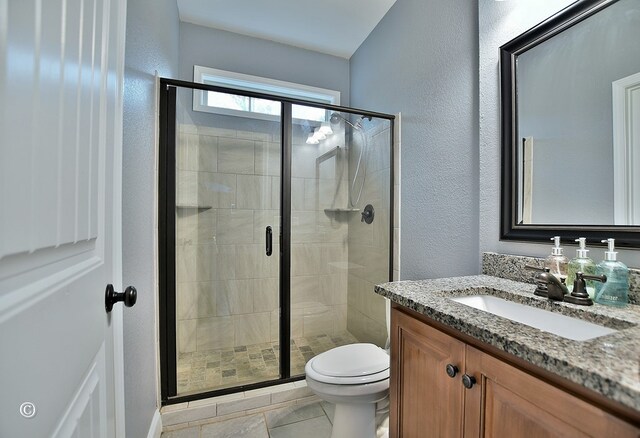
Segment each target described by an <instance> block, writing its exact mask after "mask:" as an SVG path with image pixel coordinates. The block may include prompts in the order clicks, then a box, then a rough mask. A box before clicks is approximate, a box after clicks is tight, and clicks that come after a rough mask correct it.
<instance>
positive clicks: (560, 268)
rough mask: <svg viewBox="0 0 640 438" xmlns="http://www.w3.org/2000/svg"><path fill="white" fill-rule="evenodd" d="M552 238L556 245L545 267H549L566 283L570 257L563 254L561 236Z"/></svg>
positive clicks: (545, 262)
mask: <svg viewBox="0 0 640 438" xmlns="http://www.w3.org/2000/svg"><path fill="white" fill-rule="evenodd" d="M551 240H553V241H554V243H555V245H554V247H553V249H552V250H551V255H550V256H549V257H547V258H546V259H545V261H544V267H545V268H549V272H550V273H552V274H553V275H555V276H556V277H557V278H558V279H559V280H560V281H562V282H563V283H565V284H566V281H567V265H568V264H569V259H568V258H567V257H565V256H564V255H563V254H562V248H561V247H560V236H554V237H552V238H551Z"/></svg>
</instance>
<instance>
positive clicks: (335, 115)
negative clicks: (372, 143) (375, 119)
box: [329, 112, 371, 129]
mask: <svg viewBox="0 0 640 438" xmlns="http://www.w3.org/2000/svg"><path fill="white" fill-rule="evenodd" d="M363 119H369V120H371V116H360V118H359V119H358V121H357V122H355V123H351V122H350V121H349V120H347V118H346V117H345V116H343V115H342V114H340V113H338V112H334V113H331V117H330V118H329V121H330V122H331V123H332V124H334V125H337V124H338V123H340V121H341V120H343V121H344V122H345V123H347V124H348V125H349V126H351V127H352V128H353V129H362V120H363Z"/></svg>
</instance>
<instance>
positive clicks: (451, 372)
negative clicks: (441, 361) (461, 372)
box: [446, 363, 458, 377]
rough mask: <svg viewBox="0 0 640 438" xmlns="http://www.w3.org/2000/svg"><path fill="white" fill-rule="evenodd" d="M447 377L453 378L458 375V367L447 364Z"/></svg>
mask: <svg viewBox="0 0 640 438" xmlns="http://www.w3.org/2000/svg"><path fill="white" fill-rule="evenodd" d="M446 369H447V376H449V377H455V376H456V374H458V367H457V366H455V365H452V364H450V363H449V364H447V368H446Z"/></svg>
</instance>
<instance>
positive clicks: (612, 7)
mask: <svg viewBox="0 0 640 438" xmlns="http://www.w3.org/2000/svg"><path fill="white" fill-rule="evenodd" d="M639 42H640V1H638V0H580V1H577V2H575V3H573V4H571V5H570V6H569V7H567V8H566V9H564V10H562V11H560V12H559V13H557V14H556V15H554V16H552V17H550V18H549V19H547V20H545V21H544V22H542V23H540V24H538V25H537V26H535V27H533V28H532V29H530V30H528V31H527V32H525V33H523V34H522V35H520V36H518V37H516V38H515V39H513V40H511V41H509V42H508V43H507V44H505V45H504V46H502V47H501V48H500V72H501V85H500V87H501V122H502V127H501V137H502V139H501V141H502V180H501V183H502V184H501V185H502V194H501V196H502V199H501V209H502V211H501V239H502V240H524V241H544V242H547V241H548V239H549V237H550V236H553V235H560V236H562V237H563V239H567V240H568V239H572V238H577V237H587V239H588V240H589V243H590V244H591V243H594V244H595V243H598V242H599V241H600V239H605V238H608V237H614V238H616V239H617V242H616V243H617V245H618V246H621V247H640V43H639Z"/></svg>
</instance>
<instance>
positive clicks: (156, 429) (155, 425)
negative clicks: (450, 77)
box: [147, 409, 162, 438]
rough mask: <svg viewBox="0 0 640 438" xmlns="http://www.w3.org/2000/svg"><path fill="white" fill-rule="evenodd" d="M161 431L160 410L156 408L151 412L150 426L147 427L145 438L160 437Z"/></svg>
mask: <svg viewBox="0 0 640 438" xmlns="http://www.w3.org/2000/svg"><path fill="white" fill-rule="evenodd" d="M161 433H162V417H161V416H160V411H159V410H158V409H156V411H155V412H154V413H153V418H152V419H151V426H150V427H149V433H148V434H147V438H160V434H161Z"/></svg>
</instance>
